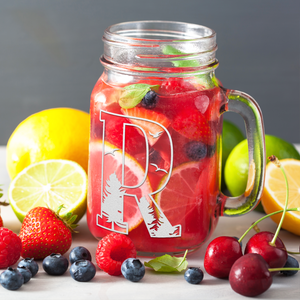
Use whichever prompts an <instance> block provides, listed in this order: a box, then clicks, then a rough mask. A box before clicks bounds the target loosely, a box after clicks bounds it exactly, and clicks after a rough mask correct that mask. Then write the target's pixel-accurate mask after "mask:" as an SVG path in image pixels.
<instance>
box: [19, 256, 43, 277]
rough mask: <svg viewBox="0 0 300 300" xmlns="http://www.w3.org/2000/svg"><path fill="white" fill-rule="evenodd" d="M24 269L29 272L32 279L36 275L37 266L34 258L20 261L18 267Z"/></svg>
mask: <svg viewBox="0 0 300 300" xmlns="http://www.w3.org/2000/svg"><path fill="white" fill-rule="evenodd" d="M22 266H24V267H26V268H28V269H29V270H30V272H31V274H32V277H34V276H35V275H36V273H37V272H38V270H39V265H38V264H37V262H36V261H35V260H34V258H28V257H27V258H25V259H23V260H21V261H20V262H19V263H18V267H22Z"/></svg>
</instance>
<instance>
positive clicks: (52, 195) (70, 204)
mask: <svg viewBox="0 0 300 300" xmlns="http://www.w3.org/2000/svg"><path fill="white" fill-rule="evenodd" d="M86 195H87V174H86V172H85V170H84V169H83V168H82V167H81V166H80V165H79V164H77V163H76V162H73V161H70V160H64V159H50V160H44V161H41V162H38V163H35V164H32V165H30V166H28V167H27V168H25V169H23V170H22V171H21V172H20V173H19V174H18V175H17V176H16V177H15V178H14V179H13V180H12V181H11V183H10V186H9V190H8V197H9V201H10V204H11V207H12V209H13V210H14V212H15V214H16V216H17V217H18V219H19V220H20V221H21V222H23V219H24V217H25V215H26V213H27V212H28V211H29V210H30V209H32V208H34V207H37V206H43V207H49V208H51V209H52V210H54V211H56V210H57V208H58V207H59V206H60V205H62V204H63V205H64V208H63V209H62V210H61V215H62V216H64V215H66V214H67V213H69V212H72V213H73V214H76V215H77V219H76V222H78V221H79V220H80V218H81V217H82V216H83V215H84V213H85V211H86Z"/></svg>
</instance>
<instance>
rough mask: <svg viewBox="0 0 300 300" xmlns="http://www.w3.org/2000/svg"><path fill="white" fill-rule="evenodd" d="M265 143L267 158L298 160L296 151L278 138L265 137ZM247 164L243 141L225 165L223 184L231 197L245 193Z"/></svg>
mask: <svg viewBox="0 0 300 300" xmlns="http://www.w3.org/2000/svg"><path fill="white" fill-rule="evenodd" d="M265 143H266V156H267V158H268V157H269V156H271V155H275V156H276V157H277V158H278V159H284V158H294V159H298V160H300V154H299V153H298V151H297V149H296V148H295V147H294V146H293V145H292V144H290V143H289V142H287V141H285V140H283V139H281V138H279V137H276V136H272V135H266V136H265ZM267 163H268V160H267ZM248 164H249V163H248V142H247V140H243V141H242V142H240V143H239V144H238V145H237V146H235V147H234V149H233V150H232V151H231V153H230V154H229V156H228V158H227V161H226V164H225V170H224V177H225V182H226V185H227V188H228V190H229V191H230V193H231V194H232V196H239V195H241V194H243V193H244V192H245V189H246V186H247V180H248Z"/></svg>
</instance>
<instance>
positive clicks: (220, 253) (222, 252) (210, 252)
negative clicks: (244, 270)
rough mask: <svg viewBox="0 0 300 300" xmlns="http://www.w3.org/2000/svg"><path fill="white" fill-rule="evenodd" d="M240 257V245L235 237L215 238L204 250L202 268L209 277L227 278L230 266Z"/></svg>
mask: <svg viewBox="0 0 300 300" xmlns="http://www.w3.org/2000/svg"><path fill="white" fill-rule="evenodd" d="M242 255H243V253H242V248H241V245H240V243H239V241H238V240H237V239H236V238H235V237H230V236H220V237H217V238H215V239H214V240H212V241H211V242H210V244H209V245H208V247H207V249H206V253H205V256H204V268H205V270H206V272H207V273H208V274H209V275H211V276H214V277H217V278H228V276H229V272H230V269H231V267H232V265H233V264H234V262H235V261H236V260H237V259H238V258H240V257H241V256H242Z"/></svg>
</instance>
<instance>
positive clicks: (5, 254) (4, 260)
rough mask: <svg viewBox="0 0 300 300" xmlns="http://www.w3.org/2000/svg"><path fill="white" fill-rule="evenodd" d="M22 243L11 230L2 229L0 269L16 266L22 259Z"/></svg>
mask: <svg viewBox="0 0 300 300" xmlns="http://www.w3.org/2000/svg"><path fill="white" fill-rule="evenodd" d="M21 250H22V243H21V240H20V238H19V237H18V236H17V235H16V234H15V233H14V232H12V231H11V230H9V229H7V228H4V227H1V228H0V269H6V268H7V267H10V266H12V265H14V264H15V263H16V262H17V261H18V259H19V258H20V254H21Z"/></svg>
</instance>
